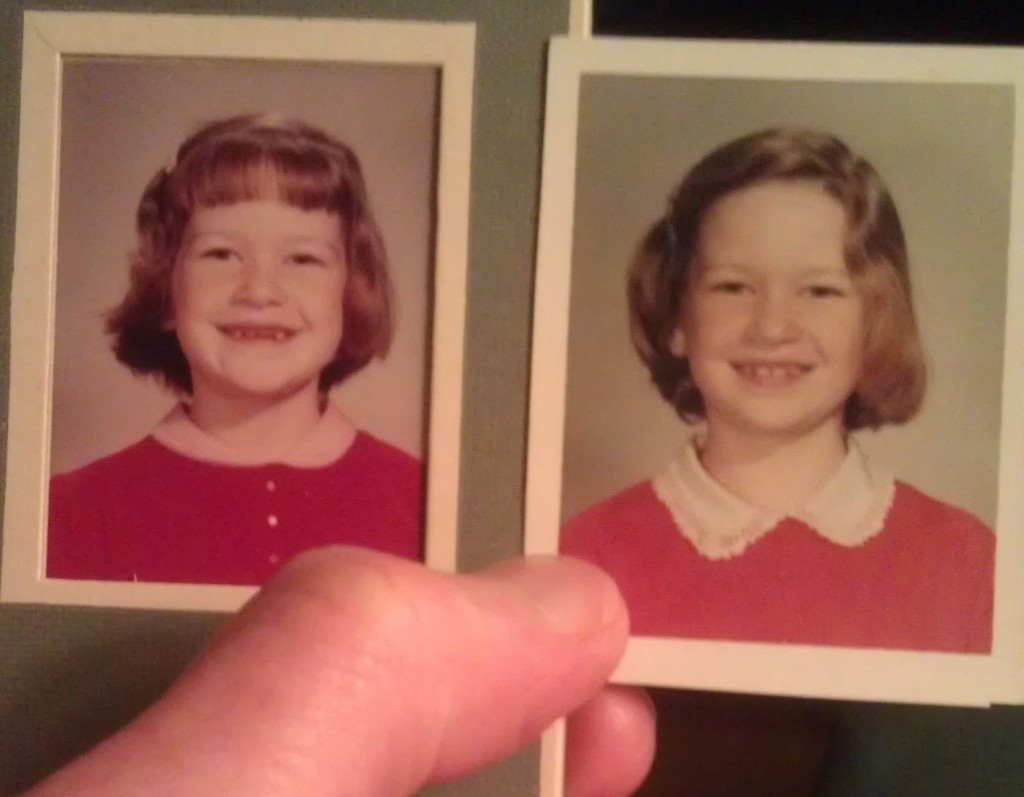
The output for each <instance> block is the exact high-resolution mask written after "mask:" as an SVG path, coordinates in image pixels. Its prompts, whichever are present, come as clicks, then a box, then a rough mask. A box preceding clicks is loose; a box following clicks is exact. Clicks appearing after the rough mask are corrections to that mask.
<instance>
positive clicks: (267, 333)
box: [226, 327, 289, 342]
mask: <svg viewBox="0 0 1024 797" xmlns="http://www.w3.org/2000/svg"><path fill="white" fill-rule="evenodd" d="M226 332H227V335H228V337H229V338H231V339H233V340H246V341H247V340H272V341H274V342H281V341H284V340H287V339H288V337H289V333H288V331H287V330H284V329H273V330H271V329H249V328H245V327H229V328H228V329H227V330H226Z"/></svg>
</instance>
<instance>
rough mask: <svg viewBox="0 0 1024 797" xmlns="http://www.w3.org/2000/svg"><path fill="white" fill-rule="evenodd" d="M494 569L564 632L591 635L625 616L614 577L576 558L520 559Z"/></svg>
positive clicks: (542, 615)
mask: <svg viewBox="0 0 1024 797" xmlns="http://www.w3.org/2000/svg"><path fill="white" fill-rule="evenodd" d="M490 573H492V574H494V575H497V576H499V577H500V578H503V579H505V580H506V581H507V583H508V584H510V585H514V586H515V587H516V589H517V591H519V592H520V593H521V594H522V596H523V597H525V598H526V599H527V600H529V601H530V603H531V604H533V606H534V607H535V608H536V609H537V612H538V614H539V616H540V617H541V619H542V621H543V622H544V624H545V625H547V626H548V627H550V628H551V629H552V630H554V631H556V632H558V633H561V634H571V635H575V636H587V635H590V634H593V633H596V632H598V631H601V630H604V629H605V628H607V627H608V625H609V624H611V623H614V622H622V621H623V618H624V617H625V609H624V608H623V604H622V598H621V597H620V596H619V592H618V589H616V587H615V584H614V582H613V581H612V580H611V578H610V577H609V576H607V575H605V574H604V573H603V572H601V571H600V570H598V569H597V568H596V567H593V566H592V565H588V564H585V563H583V562H579V561H577V560H575V559H564V558H563V559H544V558H534V559H517V560H512V561H510V562H504V563H502V564H499V565H496V566H494V567H493V568H490Z"/></svg>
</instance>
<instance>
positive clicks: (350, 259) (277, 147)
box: [107, 114, 394, 394]
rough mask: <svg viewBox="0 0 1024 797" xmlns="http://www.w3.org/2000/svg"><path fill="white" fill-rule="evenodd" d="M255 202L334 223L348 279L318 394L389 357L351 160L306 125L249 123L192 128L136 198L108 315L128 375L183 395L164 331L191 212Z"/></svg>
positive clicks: (382, 291)
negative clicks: (128, 249)
mask: <svg viewBox="0 0 1024 797" xmlns="http://www.w3.org/2000/svg"><path fill="white" fill-rule="evenodd" d="M256 199H279V200H280V201H282V202H285V203H286V204H288V205H292V206H294V207H297V208H302V209H303V210H320V209H322V210H327V211H330V212H332V213H336V214H337V215H338V217H339V219H340V223H341V227H342V229H341V237H342V240H343V241H344V245H345V259H346V269H347V271H346V277H345V287H344V290H343V292H342V295H341V296H339V297H338V301H339V302H341V303H342V311H343V330H342V338H341V343H340V344H339V346H338V350H337V352H336V353H335V355H334V358H333V359H332V360H331V362H330V363H328V365H327V366H326V367H325V368H324V369H323V371H322V372H321V373H320V390H322V391H326V390H327V389H328V388H330V387H331V386H332V385H334V384H337V383H339V382H341V381H343V380H344V379H347V378H348V377H349V376H351V375H352V374H354V373H356V372H357V371H359V370H360V369H361V368H362V367H363V366H365V365H366V364H367V363H368V362H369V361H370V360H371V359H373V358H374V357H380V356H383V355H384V354H386V353H387V350H388V348H389V346H390V345H391V337H392V328H393V320H392V315H393V304H394V302H393V298H392V288H391V281H390V279H389V277H388V262H387V255H386V253H385V250H384V240H383V238H382V237H381V234H380V230H379V229H378V228H377V223H376V222H375V221H374V218H373V215H372V213H371V212H370V204H369V199H368V196H367V192H366V183H365V181H364V179H363V173H362V169H361V167H360V165H359V159H358V158H357V157H356V155H355V153H354V152H353V151H352V150H351V149H350V148H349V147H347V146H346V145H345V144H343V143H342V142H340V141H338V140H337V139H334V138H332V137H330V136H328V135H327V134H326V133H324V132H323V131H321V130H318V129H317V128H315V127H312V126H310V125H308V124H306V123H305V122H301V121H298V120H295V119H287V118H283V117H279V116H274V115H266V114H260V115H257V114H252V115H245V116H235V117H231V118H229V119H222V120H218V121H215V122H211V123H210V124H207V125H205V126H204V127H202V128H200V129H199V130H198V131H196V132H195V133H194V134H193V135H192V136H190V137H189V138H188V139H186V140H185V142H184V143H183V144H182V145H181V147H180V148H179V149H178V153H177V157H176V159H175V163H174V165H173V166H171V167H169V168H163V169H160V170H159V171H158V172H157V173H156V174H155V175H154V176H153V178H152V179H151V180H150V181H149V184H148V185H147V186H146V189H145V191H144V192H143V194H142V199H141V201H140V202H139V208H138V212H137V215H136V233H137V238H138V243H137V247H136V249H135V251H134V253H133V255H132V258H131V264H130V265H131V272H130V276H131V283H130V286H129V288H128V292H127V294H126V295H125V297H124V299H122V300H121V303H120V304H119V305H117V307H115V308H113V309H112V310H111V311H110V312H109V314H108V315H107V331H108V332H109V333H110V334H111V335H112V336H113V341H112V348H113V349H114V353H115V354H116V355H117V359H118V360H120V361H121V362H122V363H124V364H125V365H126V366H128V368H130V369H131V370H132V371H133V372H135V373H137V374H152V375H154V376H156V377H157V378H158V379H160V380H161V381H163V382H164V383H165V384H166V385H167V386H168V387H170V388H171V389H172V390H174V391H176V392H180V393H184V394H191V392H192V376H191V373H190V371H189V365H188V361H187V360H186V359H185V355H184V353H183V352H182V350H181V346H180V345H179V344H178V337H177V335H176V334H175V333H174V331H173V330H170V329H169V328H168V322H169V321H170V320H171V319H172V317H173V313H174V308H173V306H172V300H171V275H172V273H173V271H174V266H175V262H176V260H177V258H178V252H179V249H180V247H181V243H182V239H183V236H184V233H185V228H186V226H187V225H188V222H189V219H190V218H191V216H192V213H193V211H194V210H195V209H196V208H199V207H213V206H216V205H229V204H232V203H235V202H242V201H246V200H256Z"/></svg>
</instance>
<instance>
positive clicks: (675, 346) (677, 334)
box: [668, 325, 686, 360]
mask: <svg viewBox="0 0 1024 797" xmlns="http://www.w3.org/2000/svg"><path fill="white" fill-rule="evenodd" d="M668 350H669V351H670V352H672V356H673V357H678V358H679V359H680V360H681V359H683V358H684V357H685V356H686V333H685V332H683V327H682V325H680V326H678V327H676V329H675V331H674V332H673V333H672V338H671V339H670V340H669V342H668Z"/></svg>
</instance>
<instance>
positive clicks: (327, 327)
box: [169, 200, 346, 399]
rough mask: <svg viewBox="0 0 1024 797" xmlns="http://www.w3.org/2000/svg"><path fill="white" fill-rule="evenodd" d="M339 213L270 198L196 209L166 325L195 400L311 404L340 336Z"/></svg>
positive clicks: (343, 263) (342, 262) (341, 256)
mask: <svg viewBox="0 0 1024 797" xmlns="http://www.w3.org/2000/svg"><path fill="white" fill-rule="evenodd" d="M345 273H346V261H345V247H344V242H343V241H342V235H341V223H340V219H339V218H338V216H337V214H335V213H331V212H328V211H326V210H302V209H301V208H296V207H293V206H291V205H287V204H284V203H282V202H279V201H277V200H255V201H243V202H236V203H234V204H231V205H218V206H215V207H200V208H197V209H196V210H195V211H194V212H193V214H192V217H191V219H190V220H189V223H188V226H187V228H186V230H185V235H184V238H183V240H182V245H181V250H180V252H179V253H178V259H177V261H176V263H175V266H174V273H173V276H172V287H171V291H172V300H173V306H174V314H173V320H172V322H171V323H170V325H169V326H170V327H171V328H173V329H174V330H175V331H176V333H177V335H178V340H179V342H180V344H181V348H182V351H183V352H184V354H185V358H186V359H187V360H188V363H189V367H190V370H191V374H192V388H193V394H194V395H195V396H196V397H202V396H204V395H219V396H221V397H224V398H228V399H252V398H261V399H268V398H269V399H282V398H285V397H289V396H292V395H295V394H296V393H300V392H308V393H310V395H311V397H312V398H314V399H315V398H316V396H317V389H318V380H319V377H320V372H321V371H322V370H323V368H324V366H326V365H327V364H328V363H329V362H330V361H331V359H332V358H333V357H334V354H335V352H336V351H337V348H338V345H339V343H340V342H341V334H342V290H343V288H344V284H345Z"/></svg>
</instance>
